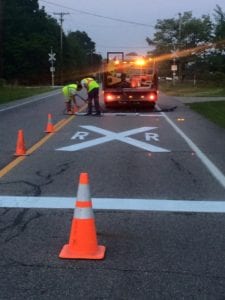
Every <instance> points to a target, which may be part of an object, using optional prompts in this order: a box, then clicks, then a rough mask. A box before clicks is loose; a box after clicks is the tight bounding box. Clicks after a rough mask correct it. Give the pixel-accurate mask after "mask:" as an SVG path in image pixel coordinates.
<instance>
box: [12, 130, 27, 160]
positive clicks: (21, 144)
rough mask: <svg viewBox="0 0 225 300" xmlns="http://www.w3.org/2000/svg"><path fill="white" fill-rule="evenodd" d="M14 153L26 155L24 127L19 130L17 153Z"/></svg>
mask: <svg viewBox="0 0 225 300" xmlns="http://www.w3.org/2000/svg"><path fill="white" fill-rule="evenodd" d="M14 155H15V156H22V155H26V147H25V142H24V135H23V130H22V129H20V130H19V131H18V136H17V143H16V153H15V154H14Z"/></svg>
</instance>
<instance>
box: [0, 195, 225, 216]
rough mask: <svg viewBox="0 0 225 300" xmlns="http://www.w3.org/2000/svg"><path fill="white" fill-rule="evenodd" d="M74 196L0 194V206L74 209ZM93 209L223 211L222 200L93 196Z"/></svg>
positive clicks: (224, 210) (224, 209)
mask: <svg viewBox="0 0 225 300" xmlns="http://www.w3.org/2000/svg"><path fill="white" fill-rule="evenodd" d="M75 202H76V197H22V196H0V208H45V209H74V207H75ZM92 203H93V209H100V210H101V209H102V210H128V211H130V210H132V211H165V212H194V213H225V199H224V201H207V200H206V201H205V200H200V201H199V200H162V199H161V200H160V199H124V198H93V199H92Z"/></svg>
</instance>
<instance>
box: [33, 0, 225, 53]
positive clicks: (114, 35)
mask: <svg viewBox="0 0 225 300" xmlns="http://www.w3.org/2000/svg"><path fill="white" fill-rule="evenodd" d="M217 4H218V5H219V6H220V7H221V8H222V10H223V11H225V0H155V1H152V0H138V1H137V0H113V1H112V0H79V1H75V0H46V1H43V0H39V6H40V7H41V6H44V7H45V11H46V12H47V13H48V14H50V15H53V13H59V12H64V13H69V15H65V16H64V22H63V29H64V31H65V32H68V31H70V30H71V31H76V30H80V31H85V32H86V33H87V34H88V36H89V37H90V38H91V39H92V40H93V42H95V44H96V52H98V53H100V54H102V56H103V57H105V56H106V53H107V51H125V52H131V51H135V52H138V53H142V54H143V53H146V52H147V51H148V45H147V43H146V41H145V39H146V37H150V38H152V37H153V34H154V26H155V24H156V21H157V19H167V18H178V13H183V12H185V11H192V13H193V17H201V16H202V15H203V14H209V15H210V16H211V17H212V19H213V14H214V9H215V8H216V5H217ZM76 10H81V11H85V12H89V13H91V14H97V15H101V16H104V17H110V18H117V19H122V20H127V21H131V22H136V23H142V24H146V25H149V26H139V25H135V24H129V23H122V22H118V21H113V20H109V19H105V18H101V17H95V16H92V15H88V14H84V13H81V12H77V11H76ZM54 17H55V18H57V19H59V16H54ZM213 20H214V19H213Z"/></svg>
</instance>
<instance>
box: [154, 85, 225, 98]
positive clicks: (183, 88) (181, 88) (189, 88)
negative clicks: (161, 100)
mask: <svg viewBox="0 0 225 300" xmlns="http://www.w3.org/2000/svg"><path fill="white" fill-rule="evenodd" d="M160 90H161V91H162V92H163V93H165V94H167V95H168V96H177V97H222V96H224V97H225V86H215V84H213V83H208V84H206V83H199V84H197V85H195V86H194V85H193V83H191V82H189V83H179V82H176V83H175V85H173V84H172V82H161V83H160Z"/></svg>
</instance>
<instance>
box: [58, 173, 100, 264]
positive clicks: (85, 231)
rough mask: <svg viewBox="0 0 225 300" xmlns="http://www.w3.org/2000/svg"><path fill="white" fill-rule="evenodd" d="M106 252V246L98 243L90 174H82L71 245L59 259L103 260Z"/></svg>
mask: <svg viewBox="0 0 225 300" xmlns="http://www.w3.org/2000/svg"><path fill="white" fill-rule="evenodd" d="M105 250H106V248H105V246H99V245H98V243H97V236H96V228H95V219H94V213H93V209H92V201H91V197H90V188H89V179H88V174H87V173H81V174H80V181H79V186H78V192H77V201H76V207H75V210H74V216H73V220H72V225H71V231H70V237H69V243H68V244H66V245H64V247H63V248H62V250H61V252H60V254H59V257H60V258H67V259H103V258H104V255H105Z"/></svg>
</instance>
